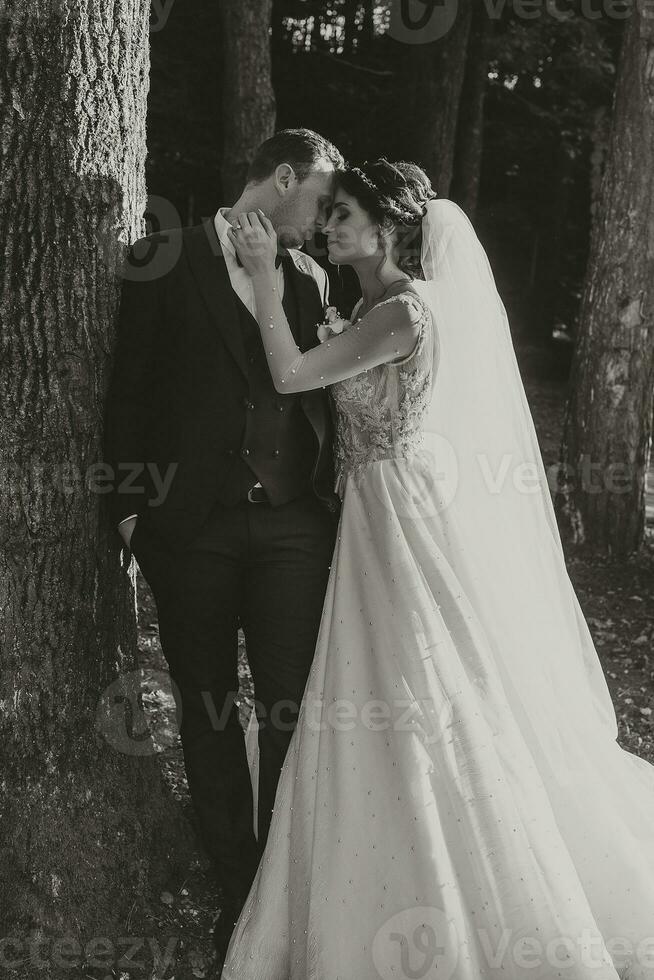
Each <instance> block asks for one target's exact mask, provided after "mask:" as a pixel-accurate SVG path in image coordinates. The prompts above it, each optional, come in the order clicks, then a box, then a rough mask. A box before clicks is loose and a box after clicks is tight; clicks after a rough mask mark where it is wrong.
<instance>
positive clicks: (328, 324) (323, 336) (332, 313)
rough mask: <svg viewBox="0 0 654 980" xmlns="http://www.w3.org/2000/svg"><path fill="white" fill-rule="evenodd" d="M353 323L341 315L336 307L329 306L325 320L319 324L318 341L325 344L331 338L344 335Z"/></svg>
mask: <svg viewBox="0 0 654 980" xmlns="http://www.w3.org/2000/svg"><path fill="white" fill-rule="evenodd" d="M351 325H352V324H351V321H350V320H346V319H345V317H342V316H340V315H339V312H338V310H337V309H336V307H335V306H328V307H327V309H326V310H325V319H324V321H323V322H322V323H320V324H318V340H319V341H320V343H321V344H323V343H324V342H325V341H326V340H329V338H330V337H334V336H335V335H336V334H339V333H343V330H344V329H345V327H346V326H351Z"/></svg>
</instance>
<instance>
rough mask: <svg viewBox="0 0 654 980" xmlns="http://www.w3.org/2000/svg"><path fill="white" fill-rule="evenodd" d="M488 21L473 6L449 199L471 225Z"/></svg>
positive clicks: (480, 142)
mask: <svg viewBox="0 0 654 980" xmlns="http://www.w3.org/2000/svg"><path fill="white" fill-rule="evenodd" d="M492 23H493V22H492V21H491V18H490V17H489V16H488V13H487V12H486V8H485V6H484V5H483V4H481V3H478V4H475V6H474V9H473V14H472V24H471V28H470V37H469V41H468V53H467V58H466V66H465V74H464V79H463V86H462V90H461V102H460V108H459V116H458V122H457V135H456V150H455V157H454V159H455V171H454V174H453V178H452V189H451V193H452V197H453V198H454V199H455V200H456V201H457V203H458V204H459V205H460V207H462V208H463V210H464V211H465V212H466V214H467V215H468V217H469V218H470V220H471V221H474V217H475V214H476V211H477V202H478V200H479V181H480V178H481V158H482V152H483V148H484V139H483V133H484V101H485V97H486V86H487V84H488V57H489V41H490V37H491V27H492Z"/></svg>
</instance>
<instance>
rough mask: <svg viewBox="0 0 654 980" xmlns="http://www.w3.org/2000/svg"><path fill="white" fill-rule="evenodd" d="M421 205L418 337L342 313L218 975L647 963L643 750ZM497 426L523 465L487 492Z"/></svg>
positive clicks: (495, 316) (472, 268) (651, 913)
mask: <svg viewBox="0 0 654 980" xmlns="http://www.w3.org/2000/svg"><path fill="white" fill-rule="evenodd" d="M429 219H430V221H431V222H432V225H431V226H430V227H428V228H426V231H427V234H426V235H425V240H426V244H425V249H428V248H429V247H431V248H432V249H434V250H435V251H434V254H432V255H431V256H429V255H427V254H425V257H424V263H423V265H424V267H425V271H426V272H429V273H430V274H431V275H430V277H429V279H428V281H427V282H424V283H423V282H421V281H416V282H415V283H414V286H415V295H408V294H406V293H405V294H401V295H399V296H395V297H392V298H390V299H388V300H386V302H385V304H384V305H385V306H386V308H387V311H389V312H392V311H393V310H395V311H399V310H400V308H401V307H400V304H408V305H409V306H410V307H411V308H412V310H413V311H414V313H415V330H416V338H417V339H416V341H415V346H414V348H413V350H412V351H410V353H409V354H408V356H406V357H403V358H402V359H401V361H397V360H396V361H395V362H394V363H391V362H390V361H389V360H387V361H386V363H383V364H379V363H377V364H376V365H375V366H373V367H370V366H366V348H365V343H364V342H362V341H360V340H359V336H360V334H359V332H358V331H357V323H356V322H355V323H353V324H352V325H351V326H349V327H348V328H347V330H346V334H347V344H349V345H350V348H351V349H350V351H349V353H350V356H357V357H359V356H361V357H362V364H363V368H362V371H361V373H358V374H356V375H354V376H351V377H349V378H345V379H344V380H341V381H338V382H336V383H335V384H333V386H332V388H331V392H332V395H333V398H334V403H335V407H336V413H337V437H336V462H337V470H338V474H339V476H338V488H339V493H340V495H341V497H342V504H343V506H342V512H341V518H340V525H339V532H338V539H337V543H336V548H335V553H334V557H333V562H332V566H331V573H330V578H329V584H328V589H327V594H326V599H325V605H324V610H323V615H322V621H321V625H320V631H319V636H318V641H317V646H316V653H315V659H314V661H313V664H312V668H311V671H310V674H309V678H308V681H307V684H306V689H305V694H304V698H303V701H302V705H301V708H300V714H299V718H298V723H297V727H296V729H295V731H294V733H293V737H292V739H291V742H290V746H289V749H288V753H287V756H286V760H285V763H284V766H283V769H282V772H281V777H280V781H279V786H278V790H277V796H276V801H275V808H274V812H273V815H272V823H271V826H270V831H269V836H268V840H267V844H266V848H265V852H264V854H263V857H262V860H261V863H260V865H259V868H258V871H257V874H256V878H255V880H254V882H253V885H252V888H251V890H250V893H249V896H248V898H247V900H246V903H245V906H244V908H243V911H242V913H241V916H240V918H239V920H238V923H237V925H236V928H235V931H234V934H233V936H232V940H231V943H230V947H229V950H228V953H227V958H226V961H225V965H224V968H223V973H222V977H223V980H379V978H381V980H408V978H421V980H443V978H445V980H479V978H483V980H486V978H494V977H498V978H499V977H502V978H504V980H518V978H520V980H524V978H533V980H552V978H558V977H563V978H570V980H590V978H593V980H617V978H618V977H625V978H627V977H628V978H630V980H631V978H638V980H642V978H648V980H651V978H652V977H654V767H652V766H651V765H649V764H648V763H646V762H645V761H644V760H642V759H640V758H638V757H637V756H635V755H633V754H630V753H629V752H627V751H625V750H623V749H622V748H620V747H619V745H618V744H617V742H616V735H617V724H616V718H615V712H614V708H613V705H612V703H611V699H610V696H609V691H608V688H607V686H606V681H605V679H604V675H603V673H602V669H601V665H600V663H599V660H598V657H597V653H596V651H595V648H594V646H593V643H592V639H591V637H590V633H589V631H588V627H587V625H586V622H585V620H584V617H583V614H582V612H581V610H580V607H579V603H578V601H577V598H576V595H575V593H574V589H573V587H572V585H571V583H570V580H569V578H568V575H567V572H566V568H565V562H564V558H563V551H562V548H561V542H560V538H559V536H558V531H557V529H556V522H555V520H554V516H553V509H552V506H551V500H550V497H549V492H548V490H547V487H546V486H545V485H544V483H543V477H544V472H543V468H542V460H541V458H540V454H539V453H538V450H537V444H536V442H535V435H534V432H533V425H532V423H531V416H530V415H529V410H528V408H527V406H526V399H525V398H524V390H523V389H522V386H521V384H520V383H519V381H518V378H519V375H518V377H516V375H517V366H516V364H515V359H514V355H513V351H512V348H511V349H510V350H509V347H510V337H509V335H508V329H507V327H506V321H505V312H504V308H503V306H502V304H501V301H499V298H498V297H497V294H496V292H494V291H493V290H494V283H491V282H490V280H489V279H488V277H489V275H491V278H492V274H490V272H489V267H488V266H487V260H486V259H485V253H484V254H483V255H482V254H481V252H480V250H481V245H480V244H479V243H478V241H477V239H476V236H474V232H472V231H471V228H472V226H470V225H469V222H468V221H467V219H466V218H465V216H463V213H462V212H460V210H459V209H458V208H456V206H455V205H453V204H452V203H451V202H448V201H436V202H433V208H432V207H431V206H430V214H429ZM436 228H437V230H435V229H436ZM448 228H449V234H448V233H447V229H448ZM452 248H453V249H454V251H450V250H451V249H452ZM482 252H483V250H482ZM436 253H437V254H436ZM466 256H467V258H468V259H470V261H465V262H463V265H461V266H459V265H458V264H457V263H458V261H459V260H460V259H461V258H463V257H466ZM471 257H472V258H471ZM464 267H465V269H464ZM460 274H461V275H464V279H463V280H461V279H458V278H457V277H458V276H459V275H460ZM439 276H440V277H441V278H440V280H439ZM444 276H446V277H449V278H447V281H446V279H445V278H443V277H444ZM439 282H440V293H439V295H437V293H438V289H436V288H435V285H434V284H437V285H438V283H439ZM462 282H463V283H465V284H467V285H468V287H469V289H468V290H467V291H466V293H465V295H464V296H461V295H455V293H454V291H453V290H454V287H455V286H456V288H457V289H459V290H460V288H461V284H462ZM448 284H449V285H448ZM448 288H449V289H451V291H450V293H449V299H448ZM489 290H491V291H490V292H489ZM470 304H477V305H476V306H475V308H473V307H472V306H471V305H470ZM491 309H492V313H491ZM475 317H476V319H474V318H475ZM471 318H472V319H471ZM491 320H492V329H491V327H490V324H491ZM473 321H474V323H473ZM482 323H483V330H485V329H486V327H488V332H487V336H486V337H485V338H484V337H481V336H479V332H480V330H481V329H482V328H481V327H480V324H482ZM473 326H474V332H473V333H469V332H468V333H466V331H468V330H469V329H470V330H472V327H473ZM482 332H483V331H482ZM343 336H345V334H344V335H343ZM359 343H361V344H362V346H361V354H360V355H359V354H356V355H353V351H356V350H357V349H358V348H357V344H359ZM323 346H324V345H323ZM333 346H334V348H336V347H337V346H338V345H337V344H336V343H334V345H333ZM342 346H343V348H345V346H346V342H345V341H344V342H343V344H342ZM321 353H323V352H321V351H320V349H318V354H316V355H314V358H313V359H314V361H316V363H317V358H318V357H319V356H320V354H321ZM331 354H332V352H330V356H331ZM334 356H335V355H334ZM304 357H305V355H302V358H304ZM326 363H327V361H325V360H323V364H322V366H321V371H324V370H326V368H325V364H326ZM466 364H467V365H468V368H469V373H466V374H465V375H463V374H462V372H463V370H464V366H465V365H466ZM303 367H304V368H306V370H307V371H308V370H309V364H308V362H305V361H304V360H303V359H301V360H299V361H298V362H297V363H296V365H295V367H294V368H293V372H294V374H297V372H298V371H299V372H300V374H301V373H302V369H303ZM289 376H290V375H289ZM491 376H492V377H495V378H496V380H495V381H493V380H492V377H491ZM300 383H302V381H301V380H298V381H297V384H300ZM304 383H306V384H308V383H309V382H308V381H307V379H306V378H305V380H304ZM486 396H489V397H490V396H492V399H494V401H493V402H490V401H489V402H487V403H486V405H485V406H484V402H483V398H484V397H486ZM504 398H506V399H507V400H506V401H505V402H503V401H502V399H504ZM484 408H485V417H484V418H481V419H479V418H477V419H476V418H475V412H476V411H481V410H483V409H484ZM505 412H506V414H505ZM503 426H505V428H502V427H503ZM494 427H495V428H494ZM498 428H499V430H500V432H499V433H498V431H497V429H498ZM511 432H512V433H513V435H512V436H511ZM430 433H431V435H430ZM494 438H499V439H500V442H498V443H494V442H493V439H494ZM455 439H458V440H459V442H458V443H457V442H456V441H453V440H455ZM510 439H513V441H512V442H511V441H510ZM466 440H467V441H466ZM484 440H486V443H484ZM500 443H502V444H500ZM475 444H477V445H485V446H486V449H487V450H488V454H487V455H486V456H485V457H484V459H483V460H482V462H483V465H482V466H481V470H482V471H483V472H482V477H483V480H485V492H484V493H483V494H482V491H481V488H482V486H483V485H484V484H483V483H482V482H480V481H481V480H482V477H480V476H479V470H480V466H479V460H476V461H473V459H472V452H471V451H472V449H473V448H474V447H475ZM502 448H509V449H515V450H517V449H520V450H521V451H522V453H523V456H522V457H521V460H520V466H522V465H523V464H524V463H525V457H526V456H528V455H529V454H530V453H531V460H530V462H531V465H532V469H531V470H529V471H527V470H524V469H520V470H519V476H518V477H516V478H514V479H513V481H511V480H508V481H505V482H504V483H503V484H502V486H501V489H500V490H497V487H495V486H494V485H493V486H490V484H489V473H490V474H491V475H493V476H494V477H496V476H497V473H498V467H499V466H500V463H501V459H502V456H503V455H504V454H502V455H499V454H497V453H495V451H494V450H500V449H502ZM464 449H465V451H464ZM514 462H517V461H516V460H514ZM529 473H530V474H531V479H532V482H531V483H530V484H529V485H528V487H529V488H528V489H525V485H524V483H525V479H526V474H529ZM435 476H437V477H439V478H435ZM440 477H443V479H441V478H440ZM514 477H515V474H514ZM491 483H492V481H491ZM489 486H490V489H489ZM473 490H474V493H473ZM494 490H495V491H496V492H494ZM475 494H476V495H475ZM247 741H248V746H249V750H250V759H251V764H252V768H253V778H254V783H255V785H256V751H255V742H256V725H251V727H250V729H249V731H248V739H247ZM255 811H256V807H255Z"/></svg>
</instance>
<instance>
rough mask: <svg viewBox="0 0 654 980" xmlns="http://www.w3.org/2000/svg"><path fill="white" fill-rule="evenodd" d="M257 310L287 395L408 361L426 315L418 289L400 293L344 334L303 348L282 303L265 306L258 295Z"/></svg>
mask: <svg viewBox="0 0 654 980" xmlns="http://www.w3.org/2000/svg"><path fill="white" fill-rule="evenodd" d="M272 305H274V306H275V308H276V313H273V312H272V309H271V307H272ZM266 307H267V308H266ZM257 310H260V314H259V315H260V322H259V326H260V329H261V335H262V338H263V344H264V348H265V351H266V357H267V359H268V366H269V368H270V373H271V376H272V379H273V384H274V385H275V388H276V390H277V391H279V392H281V393H282V394H284V393H290V392H297V391H308V390H309V389H312V388H324V387H326V386H327V385H332V384H335V383H336V382H337V381H344V380H345V379H346V378H351V377H353V376H354V375H356V374H361V373H362V372H364V371H368V370H370V368H373V367H377V365H379V364H385V363H387V362H389V361H396V360H403V359H404V358H406V357H408V356H409V355H410V354H411V352H412V351H413V349H414V347H415V345H416V343H417V341H418V338H419V336H420V327H421V323H422V322H423V320H424V317H425V310H424V306H423V303H422V301H421V299H420V298H419V297H418V296H417V295H416V294H415V293H408V292H407V293H400V294H398V295H397V296H392V297H390V298H389V299H388V300H385V301H384V302H383V303H380V304H378V305H377V306H376V307H375V308H374V309H373V310H371V311H370V313H368V314H367V315H366V316H365V317H363V318H362V319H361V320H360V321H359V323H357V324H353V325H351V326H350V327H349V328H348V329H346V330H344V331H343V333H341V334H337V335H335V336H333V337H331V338H330V339H329V340H327V341H325V342H324V343H323V344H321V345H320V346H318V347H314V348H312V349H311V350H308V351H306V353H302V352H301V351H300V349H299V348H298V346H297V345H296V343H295V340H294V338H293V335H292V333H291V330H290V327H289V326H288V321H287V320H286V316H285V315H284V314H283V311H282V315H281V316H280V310H281V304H270V303H268V304H263V305H262V306H260V304H259V296H258V295H257ZM271 324H272V329H270V326H271Z"/></svg>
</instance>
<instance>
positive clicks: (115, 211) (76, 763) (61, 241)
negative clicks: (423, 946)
mask: <svg viewBox="0 0 654 980" xmlns="http://www.w3.org/2000/svg"><path fill="white" fill-rule="evenodd" d="M148 14H149V3H148V2H147V0H132V2H129V3H127V2H122V3H116V4H111V5H109V6H104V5H102V4H96V3H90V2H89V0H76V2H73V0H67V2H64V0H60V2H59V3H57V4H53V3H51V2H50V0H42V2H41V3H39V2H36V0H33V2H30V3H29V4H27V3H24V2H21V0H8V2H7V3H5V4H4V5H3V8H2V13H1V14H0V106H1V110H0V111H1V115H0V134H1V139H0V148H1V149H0V152H1V155H2V158H1V161H0V163H1V173H2V178H1V183H0V236H1V239H2V250H3V262H2V272H1V273H0V277H1V278H0V318H1V333H0V345H1V356H0V403H1V404H2V427H1V428H0V472H1V474H2V483H3V485H2V507H1V508H0V541H1V548H0V637H1V640H0V643H1V658H2V669H1V672H0V745H2V779H1V780H0V814H1V815H0V827H1V831H0V936H2V937H3V938H4V937H13V941H12V947H11V951H10V953H11V958H12V960H13V961H16V960H18V962H19V963H20V962H25V963H26V962H27V940H28V936H29V937H31V938H32V939H34V940H45V941H46V947H45V948H46V949H47V948H49V947H48V945H47V941H48V940H50V941H52V940H53V939H54V937H56V936H62V935H66V936H69V937H72V939H73V940H74V941H75V942H77V943H79V944H81V946H82V948H84V946H85V944H86V943H87V942H88V941H89V940H90V939H92V938H93V937H98V936H108V937H111V936H112V935H124V934H125V920H126V913H127V912H128V910H129V909H130V908H132V906H133V903H135V902H136V903H137V904H138V903H139V901H140V900H141V899H142V898H143V895H144V893H145V890H146V888H148V887H153V886H154V887H159V884H160V883H161V881H162V880H163V878H164V876H165V877H167V876H168V875H169V874H170V873H171V871H173V870H174V869H173V867H171V866H170V864H169V859H170V858H169V855H170V853H171V852H172V850H173V849H175V848H179V856H180V857H182V858H184V854H183V851H184V848H183V847H182V846H180V845H181V844H182V838H181V837H180V836H179V831H180V827H181V820H179V818H178V817H177V816H176V814H177V812H178V811H177V807H176V805H175V803H174V801H173V800H172V798H171V797H170V795H169V793H168V792H167V791H166V790H165V788H164V786H163V784H162V782H161V776H160V770H159V767H158V766H157V764H156V761H155V758H154V753H153V751H152V745H151V742H150V741H149V740H148V739H147V738H146V737H145V735H143V734H141V732H142V728H143V714H142V713H141V714H140V717H136V718H134V717H133V716H134V712H135V709H138V707H139V696H140V693H139V686H138V673H137V672H136V666H137V664H136V658H135V654H136V642H135V640H136V628H135V626H136V624H135V598H134V582H133V570H131V571H130V570H129V569H127V568H126V567H124V566H122V567H121V562H120V549H119V546H118V545H119V540H118V537H117V535H116V532H115V529H113V528H112V527H110V526H109V524H108V519H107V514H106V508H105V506H104V501H105V500H106V496H103V495H102V469H98V460H101V459H102V424H103V411H104V393H105V389H106V386H107V381H108V374H109V368H110V362H111V350H112V342H113V334H114V321H115V314H116V308H117V300H118V293H119V286H120V283H119V280H118V277H117V275H116V267H117V260H118V258H119V256H120V252H121V249H122V246H121V242H126V241H127V240H128V239H134V238H135V237H136V236H137V234H139V233H140V232H141V230H142V214H143V211H144V206H145V181H144V160H145V114H146V96H147V79H148V57H149V56H148ZM130 712H131V715H132V717H129V715H130ZM131 721H133V722H134V727H135V728H136V729H137V731H132V730H131V727H130V722H131ZM138 729H140V731H139V730H138ZM178 821H179V823H178ZM176 860H177V858H175V861H176ZM7 952H8V951H7ZM48 964H49V966H50V967H51V971H50V972H48V974H47V976H48V977H50V976H57V975H58V974H57V972H56V969H55V966H56V964H54V965H53V962H52V961H51V960H49V961H48ZM37 972H38V971H36V970H35V971H34V972H30V970H29V968H28V967H27V966H24V967H23V968H21V969H19V974H20V975H21V976H26V977H27V976H33V975H36V973H37ZM39 975H42V974H41V973H39ZM64 975H65V976H67V977H69V976H70V970H69V969H68V970H64ZM80 975H82V974H80Z"/></svg>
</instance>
